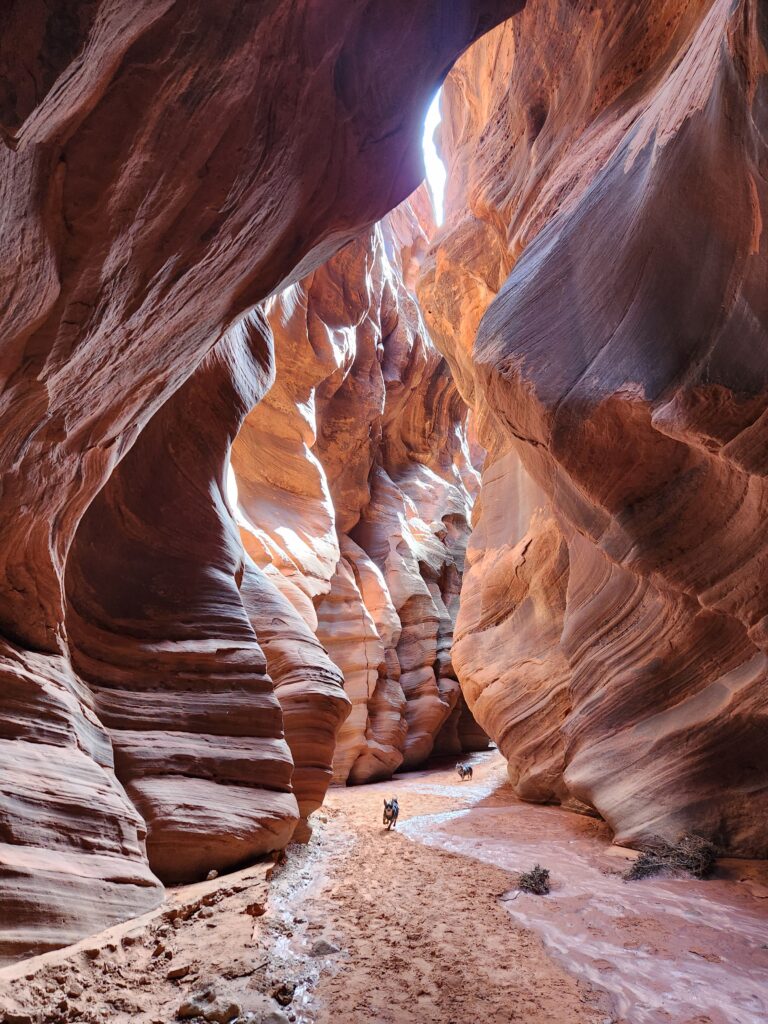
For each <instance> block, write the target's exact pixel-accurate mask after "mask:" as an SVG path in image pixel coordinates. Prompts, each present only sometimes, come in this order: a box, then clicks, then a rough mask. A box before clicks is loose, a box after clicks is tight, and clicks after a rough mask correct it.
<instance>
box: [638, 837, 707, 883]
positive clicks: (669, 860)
mask: <svg viewBox="0 0 768 1024" xmlns="http://www.w3.org/2000/svg"><path fill="white" fill-rule="evenodd" d="M716 860H717V847H716V846H715V845H714V843H711V842H710V841H709V840H708V839H704V838H703V837H702V836H697V835H692V834H688V835H684V836H681V837H680V839H678V841H677V842H676V843H668V842H666V840H664V839H657V840H655V841H654V842H653V844H649V846H648V848H647V849H645V850H643V852H642V854H641V855H640V856H639V857H638V858H637V860H636V861H635V862H634V863H633V865H632V867H631V868H630V869H629V871H627V873H626V874H625V875H624V878H625V880H626V881H629V882H635V881H637V880H638V879H640V878H650V877H651V876H652V875H658V874H660V873H661V872H662V871H671V872H673V873H675V874H679V873H684V874H688V875H693V877H694V878H707V877H709V875H711V874H712V870H713V868H714V866H715V862H716Z"/></svg>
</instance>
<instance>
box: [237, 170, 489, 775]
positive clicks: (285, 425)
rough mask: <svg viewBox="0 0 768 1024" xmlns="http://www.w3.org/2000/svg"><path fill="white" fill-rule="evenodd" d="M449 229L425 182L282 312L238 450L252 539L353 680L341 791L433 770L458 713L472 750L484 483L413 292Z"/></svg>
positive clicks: (259, 560) (300, 288)
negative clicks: (467, 665) (456, 636)
mask: <svg viewBox="0 0 768 1024" xmlns="http://www.w3.org/2000/svg"><path fill="white" fill-rule="evenodd" d="M432 228H433V225H432V223H431V213H430V209H429V205H428V200H427V197H426V193H425V192H424V191H423V190H421V191H419V192H417V193H415V194H414V196H413V197H412V198H411V200H410V201H409V202H408V203H405V204H402V205H401V206H400V207H399V208H398V209H397V211H395V213H393V214H392V215H390V216H389V217H388V218H386V219H385V221H384V222H383V223H382V224H381V225H378V226H376V227H375V228H374V229H372V230H371V231H370V232H368V233H366V234H364V235H363V236H361V237H360V239H358V240H357V241H356V242H354V243H351V244H350V245H348V246H347V247H346V248H345V249H344V250H343V251H342V252H340V253H339V254H338V255H337V256H335V257H334V258H333V259H332V260H330V261H329V262H328V263H327V264H326V265H325V266H323V267H322V268H321V269H319V270H317V271H315V272H314V273H313V274H312V275H310V276H309V277H308V278H306V279H305V280H303V281H302V282H300V283H299V284H297V285H294V286H292V287H291V288H290V289H288V290H287V291H286V292H283V293H281V294H280V295H279V296H277V298H276V299H274V300H271V301H270V302H269V303H268V304H267V306H266V310H267V315H268V317H269V321H270V323H271V325H272V328H273V330H274V333H275V339H276V363H277V366H276V383H275V385H274V387H273V388H272V389H271V390H270V392H269V393H268V394H267V395H266V397H265V399H264V400H263V401H262V402H261V403H260V404H259V405H258V406H256V407H255V408H254V409H253V411H252V412H251V413H250V415H249V416H248V417H247V419H246V421H245V424H244V425H243V428H242V429H241V431H240V434H239V436H238V439H237V441H236V442H235V445H234V447H233V452H232V466H233V469H234V472H235V477H236V480H237V488H238V501H239V507H240V510H241V516H242V527H241V528H242V536H243V540H244V543H245V546H246V548H247V550H248V552H249V554H250V556H251V557H252V558H253V560H254V561H255V563H256V564H257V565H259V566H260V567H261V568H262V569H264V570H266V571H268V572H270V573H271V574H272V578H274V577H275V573H279V575H280V576H281V577H282V582H281V583H280V584H279V585H280V586H281V587H282V589H283V593H284V594H285V595H286V596H287V597H288V599H289V600H290V601H292V602H293V605H294V607H295V608H296V610H297V611H298V612H299V613H300V614H302V615H303V616H304V620H305V622H306V624H307V626H308V627H309V628H310V629H311V630H312V631H313V632H314V633H316V635H317V637H318V639H319V640H320V642H321V643H322V645H323V646H324V647H325V648H326V649H327V651H328V653H329V654H330V656H331V658H332V659H333V661H334V662H335V663H336V664H337V665H338V666H339V669H340V670H341V672H342V673H343V676H344V680H345V682H344V686H345V691H346V693H347V695H348V697H349V698H350V700H351V703H352V710H351V713H350V715H349V717H348V718H347V720H346V722H345V723H344V724H343V725H342V727H341V731H340V733H339V736H338V741H337V748H336V755H335V758H334V778H335V780H336V781H337V782H345V781H347V780H349V781H352V782H365V781H369V780H371V779H373V778H385V777H389V776H390V775H391V774H392V772H393V771H395V770H396V769H397V768H399V767H411V766H413V765H416V764H420V763H421V762H422V761H424V760H425V759H426V758H427V757H428V756H429V754H430V753H431V751H432V748H433V745H434V742H435V738H436V736H437V735H438V733H439V732H440V729H441V727H442V726H443V724H444V723H446V721H447V720H448V718H449V716H451V715H454V712H455V715H454V720H453V721H452V724H451V731H452V735H453V737H454V740H453V743H452V744H451V745H449V746H450V747H451V750H452V752H458V753H460V752H461V750H462V745H461V742H460V740H459V734H458V731H457V730H458V716H459V715H460V712H461V706H460V698H459V688H458V684H457V682H456V678H455V673H454V671H453V668H452V665H451V660H450V645H451V640H452V636H453V622H454V620H455V615H456V611H457V608H458V592H459V589H460V580H461V568H462V566H463V559H464V547H465V544H466V537H467V535H468V515H469V508H470V505H471V494H470V491H469V490H468V487H469V488H472V490H476V487H477V478H476V472H475V470H474V468H473V467H472V465H471V463H470V459H469V451H468V443H467V439H466V407H465V405H464V403H463V402H462V401H461V400H460V399H459V397H458V395H457V393H456V390H455V387H454V385H453V383H452V381H451V378H450V374H449V373H448V370H447V366H446V364H445V361H444V360H443V359H442V358H441V356H440V355H439V353H437V351H436V350H435V348H434V346H433V345H432V342H431V341H430V339H429V336H428V334H427V332H426V330H425V328H424V324H423V321H422V318H421V314H420V311H419V309H418V306H417V304H416V302H415V298H414V295H413V293H412V292H411V290H410V287H409V285H410V284H411V283H412V281H413V280H414V278H415V274H416V272H417V268H418V263H419V262H420V259H421V256H422V255H423V252H424V251H425V250H426V247H427V244H428V238H427V234H426V233H425V231H426V232H428V231H431V230H432ZM446 602H447V604H446ZM448 605H450V609H449V607H448ZM464 732H468V729H464ZM486 742H487V741H486ZM474 744H475V745H480V746H482V744H483V740H482V737H481V736H478V735H477V730H475V736H474Z"/></svg>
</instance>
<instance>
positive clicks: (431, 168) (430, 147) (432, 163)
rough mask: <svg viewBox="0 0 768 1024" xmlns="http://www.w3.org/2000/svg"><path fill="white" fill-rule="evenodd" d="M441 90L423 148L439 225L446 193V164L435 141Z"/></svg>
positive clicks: (430, 112)
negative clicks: (438, 153)
mask: <svg viewBox="0 0 768 1024" xmlns="http://www.w3.org/2000/svg"><path fill="white" fill-rule="evenodd" d="M440 91H441V90H439V89H438V91H437V93H436V94H435V98H434V99H433V100H432V102H431V103H430V105H429V110H428V111H427V119H426V121H425V122H424V138H423V142H422V148H423V150H424V166H425V167H426V169H427V184H428V185H429V191H430V193H431V195H432V209H433V210H434V211H435V222H436V223H437V225H438V226H439V225H440V224H442V223H443V196H444V194H445V177H446V173H445V165H444V164H443V161H442V160H441V159H440V157H439V156H438V155H437V149H436V148H435V143H434V138H433V137H434V134H435V128H437V126H438V125H439V124H440Z"/></svg>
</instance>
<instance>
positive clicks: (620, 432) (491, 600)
mask: <svg viewBox="0 0 768 1024" xmlns="http://www.w3.org/2000/svg"><path fill="white" fill-rule="evenodd" d="M766 40H767V34H766V21H765V17H764V14H763V13H762V11H761V9H760V5H758V4H755V3H752V2H749V0H741V2H733V3H732V2H725V0H715V2H695V0H691V2H681V0H663V2H659V3H656V2H653V3H650V2H647V3H639V4H632V5H625V4H616V3H614V2H612V0H599V2H597V3H592V4H590V5H580V4H573V3H566V2H561V0H543V2H541V3H537V4H530V5H528V7H527V8H526V10H525V11H524V12H523V13H522V14H521V15H520V16H519V17H518V18H515V19H513V20H512V21H510V22H508V23H507V24H506V25H505V26H503V27H501V28H499V29H497V30H496V31H495V32H494V33H492V34H490V35H489V36H488V37H486V38H485V39H484V40H482V41H481V42H480V43H479V44H478V45H477V46H476V47H474V48H473V49H472V51H470V52H469V53H468V54H467V55H465V57H463V58H462V59H461V61H460V62H459V63H458V65H457V67H456V68H455V69H454V71H453V72H452V73H451V75H450V77H449V80H448V83H447V85H446V89H445V93H444V101H443V105H444V118H445V119H444V126H443V133H442V145H443V151H444V154H445V157H446V160H447V162H448V164H449V182H450V185H449V192H448V200H447V202H448V211H449V212H448V217H447V223H446V226H445V229H444V231H443V233H442V234H441V236H440V237H439V238H438V239H437V241H436V245H435V248H434V252H433V254H432V257H431V259H430V260H428V261H427V262H426V263H425V271H424V274H423V278H422V281H421V285H420V289H419V293H420V297H421V300H422V305H423V308H424V310H425V315H426V318H427V321H428V323H429V325H430V329H431V331H432V334H433V337H434V338H435V340H436V342H437V343H438V345H439V347H440V348H441V349H442V350H443V351H444V352H445V353H446V355H447V358H448V359H449V361H450V362H451V365H452V367H453V368H454V370H455V375H456V379H457V382H458V384H459V388H460V390H461V392H462V394H463V395H464V396H465V398H466V399H467V400H468V401H469V402H470V404H471V405H472V407H473V409H474V410H475V412H476V420H477V423H478V429H479V434H480V438H481V440H482V442H483V443H484V444H485V446H486V447H487V448H488V449H489V452H490V455H489V460H488V462H487V463H486V467H485V470H484V475H483V489H482V493H481V496H480V499H479V501H478V504H477V506H476V512H475V516H476V518H475V530H474V533H473V538H472V541H471V543H470V547H469V552H468V572H467V575H466V576H465V583H464V590H463V594H462V607H461V611H460V614H459V619H458V623H457V637H456V641H455V644H454V654H453V657H454V665H455V666H456V669H457V672H458V675H459V678H460V680H461V682H462V686H463V688H464V691H465V693H466V695H467V698H468V701H469V704H470V706H471V707H472V709H473V711H474V713H475V715H476V716H477V718H478V720H479V721H480V723H481V724H482V725H483V726H484V727H485V728H486V729H487V730H488V732H489V733H490V734H491V736H492V737H493V738H494V739H496V740H497V742H498V743H499V745H500V747H501V749H502V750H503V751H504V753H505V755H506V756H507V758H508V760H509V764H510V775H511V777H512V779H513V781H514V783H515V785H516V787H517V789H518V792H520V794H521V795H523V796H525V797H526V798H529V799H534V800H545V801H546V800H559V801H563V802H567V803H571V804H573V805H575V806H582V807H589V808H594V809H596V810H597V811H598V812H599V813H600V814H601V815H602V816H603V817H605V818H606V819H607V821H608V822H609V823H610V824H611V826H612V827H613V828H614V830H615V832H616V834H617V838H618V840H619V841H620V842H625V843H637V842H642V841H643V840H647V839H648V838H650V837H651V836H653V835H662V836H665V837H667V838H673V839H674V838H675V837H676V836H677V835H678V834H679V833H680V832H681V831H683V830H686V829H695V830H699V831H703V832H705V833H706V834H708V835H711V836H712V837H714V838H715V839H716V840H717V841H719V842H720V843H721V844H722V845H723V846H724V847H726V848H727V849H729V850H731V851H732V852H735V853H741V854H747V855H761V856H764V855H765V854H766V853H767V852H768V832H766V825H765V822H766V806H767V803H766V801H768V753H767V751H766V747H765V744H764V742H763V736H764V733H765V723H766V711H767V701H766V693H767V692H768V689H767V687H766V661H765V657H766V643H765V637H766V631H765V622H766V621H768V620H766V610H768V609H767V605H766V602H768V591H766V588H765V586H764V583H763V577H764V575H765V574H764V569H765V566H766V564H768V563H767V560H768V554H767V550H766V537H767V536H768V535H767V534H766V530H765V508H766V500H767V497H768V491H766V480H765V473H766V463H765V458H764V453H765V451H768V447H766V440H767V438H766V432H765V423H766V415H767V414H766V408H767V407H768V375H767V374H768V363H766V360H765V358H764V356H763V354H762V353H764V351H765V350H766V340H767V338H768V331H767V328H768V304H767V303H768V288H766V283H767V282H768V274H767V273H766V270H767V268H766V251H767V244H766V243H767V241H768V240H767V239H766V228H765V225H766V203H767V202H768V188H767V187H766V176H765V167H766V155H767V154H766V145H765V138H766V117H767V116H768V115H767V108H766V104H765V89H766V71H767V70H768V64H767V63H766V59H765V54H766ZM491 69H493V70H491ZM457 322H458V324H459V327H458V329H457V328H456V326H455V325H456V324H457ZM478 328H479V329H478Z"/></svg>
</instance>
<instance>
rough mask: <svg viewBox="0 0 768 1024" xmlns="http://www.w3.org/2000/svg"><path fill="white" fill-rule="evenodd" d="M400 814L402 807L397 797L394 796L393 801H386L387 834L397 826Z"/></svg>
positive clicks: (385, 819)
mask: <svg viewBox="0 0 768 1024" xmlns="http://www.w3.org/2000/svg"><path fill="white" fill-rule="evenodd" d="M399 813H400V806H399V804H398V802H397V797H395V796H393V797H392V799H391V800H385V801H384V824H385V825H386V826H387V832H389V830H390V829H391V828H395V827H396V826H397V816H398V814H399Z"/></svg>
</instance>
